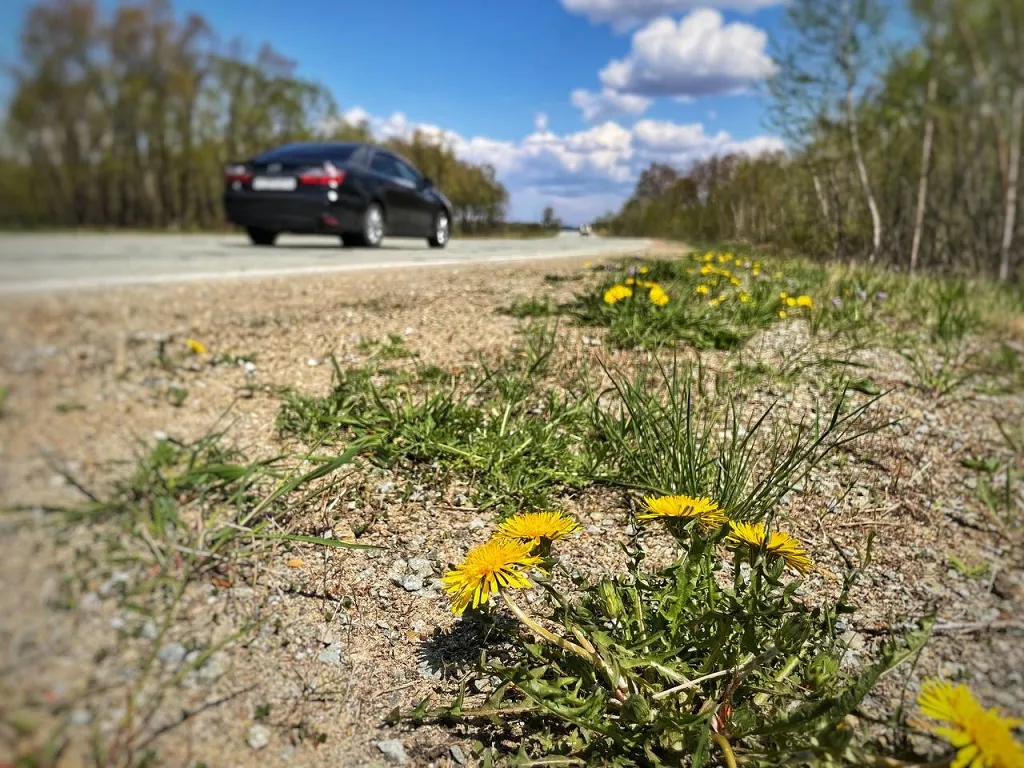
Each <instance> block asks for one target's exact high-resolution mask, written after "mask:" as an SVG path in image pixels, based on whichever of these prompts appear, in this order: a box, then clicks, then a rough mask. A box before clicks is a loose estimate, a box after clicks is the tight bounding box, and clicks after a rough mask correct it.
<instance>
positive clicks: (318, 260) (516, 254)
mask: <svg viewBox="0 0 1024 768" xmlns="http://www.w3.org/2000/svg"><path fill="white" fill-rule="evenodd" d="M648 245H649V242H648V241H647V240H627V239H619V238H600V237H596V236H591V237H581V236H580V235H579V234H577V233H562V234H560V235H559V236H557V237H550V238H536V239H526V240H511V239H509V240H503V239H495V240H480V239H469V240H460V239H458V238H455V239H453V240H452V241H451V243H449V245H448V247H447V248H445V249H434V248H428V247H427V244H426V243H425V242H423V241H419V240H404V239H397V238H394V239H387V240H385V241H384V244H383V245H382V247H381V248H379V249H368V248H344V249H343V248H341V246H340V245H339V242H338V240H337V238H333V237H303V236H284V237H281V238H280V239H279V240H278V244H277V245H276V246H275V247H273V248H257V247H254V246H252V245H250V244H249V241H248V240H247V239H246V237H245V236H244V235H231V234H221V235H163V234H122V233H118V234H45V235H36V234H0V294H8V295H10V294H15V293H34V292H52V291H66V290H82V289H90V288H93V289H95V288H105V287H114V286H123V285H143V284H156V283H173V282H187V281H191V280H211V279H220V278H231V277H246V276H249V277H260V276H285V275H293V274H295V275H298V274H316V273H331V272H345V271H351V270H365V269H399V268H403V267H415V266H427V265H441V264H483V263H500V262H509V261H522V260H533V259H555V258H572V257H585V256H594V257H600V256H610V255H623V254H632V253H639V252H641V251H643V250H644V249H645V248H646V247H647V246H648Z"/></svg>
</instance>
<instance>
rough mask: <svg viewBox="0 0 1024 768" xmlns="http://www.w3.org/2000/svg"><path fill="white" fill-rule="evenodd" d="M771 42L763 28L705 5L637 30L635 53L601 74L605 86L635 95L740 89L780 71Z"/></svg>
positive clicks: (688, 94)
mask: <svg viewBox="0 0 1024 768" xmlns="http://www.w3.org/2000/svg"><path fill="white" fill-rule="evenodd" d="M767 43H768V36H767V35H766V34H765V32H764V31H763V30H760V29H758V28H757V27H753V26H751V25H749V24H744V23H742V22H733V23H731V24H726V23H724V20H723V18H722V14H720V13H719V12H718V11H715V10H712V9H710V8H703V9H700V10H696V11H694V12H693V13H691V14H690V15H688V16H686V17H684V18H682V19H680V20H679V21H678V22H676V21H673V20H672V19H670V18H659V19H655V20H654V21H652V22H650V23H649V24H648V25H647V26H645V27H643V28H642V29H639V30H637V31H636V32H635V33H634V34H633V41H632V49H631V50H630V53H629V55H628V56H626V58H624V59H617V60H614V61H611V62H609V63H608V65H607V66H606V67H605V68H604V69H602V70H601V73H600V79H601V83H602V85H604V87H605V88H607V89H609V90H611V91H614V92H616V93H619V94H630V95H633V96H644V97H656V96H674V97H698V96H708V95H711V94H721V93H736V92H739V91H742V90H744V89H746V88H747V87H749V86H751V85H753V84H754V83H756V82H759V81H761V80H763V79H765V78H766V77H768V76H769V75H771V74H772V72H774V70H775V65H774V63H773V62H772V59H771V57H770V56H769V55H768V54H767V53H766V51H765V48H766V46H767Z"/></svg>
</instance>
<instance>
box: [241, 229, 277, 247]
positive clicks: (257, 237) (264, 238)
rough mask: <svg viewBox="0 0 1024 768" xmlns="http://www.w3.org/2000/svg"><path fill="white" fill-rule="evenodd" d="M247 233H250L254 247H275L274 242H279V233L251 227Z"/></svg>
mask: <svg viewBox="0 0 1024 768" xmlns="http://www.w3.org/2000/svg"><path fill="white" fill-rule="evenodd" d="M246 232H248V233H249V240H251V241H252V244H253V245H273V244H274V241H275V240H277V232H274V231H273V230H270V229H262V228H260V227H249V228H248V229H247V230H246Z"/></svg>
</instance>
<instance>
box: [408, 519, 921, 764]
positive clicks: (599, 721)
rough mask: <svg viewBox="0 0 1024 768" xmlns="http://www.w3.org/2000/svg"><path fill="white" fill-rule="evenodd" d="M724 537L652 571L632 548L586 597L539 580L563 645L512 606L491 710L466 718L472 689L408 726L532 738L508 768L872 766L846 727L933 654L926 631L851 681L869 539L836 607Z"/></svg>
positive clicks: (488, 670)
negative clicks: (557, 767)
mask: <svg viewBox="0 0 1024 768" xmlns="http://www.w3.org/2000/svg"><path fill="white" fill-rule="evenodd" d="M724 534H725V530H724V529H723V530H722V531H719V532H718V533H717V534H709V535H705V534H701V533H698V532H697V531H696V530H694V529H692V528H686V529H684V530H682V531H680V532H679V533H678V534H677V535H678V537H679V543H680V556H679V559H678V560H677V561H676V562H674V563H673V564H672V565H670V566H669V567H667V568H664V569H661V570H658V571H656V572H653V573H650V572H646V571H645V570H644V569H643V568H642V563H643V559H644V557H643V553H642V552H640V551H637V550H634V551H633V552H632V558H631V561H630V565H629V568H628V572H627V573H626V574H623V575H622V576H619V577H616V578H610V579H603V580H601V581H599V582H597V583H596V584H593V585H590V586H586V587H585V588H583V589H582V593H581V594H579V596H577V597H572V598H570V597H567V596H564V595H562V594H561V593H560V592H559V591H557V590H556V589H555V588H554V587H553V586H552V585H551V584H550V583H549V582H547V581H542V582H541V584H542V586H544V588H545V590H546V591H547V593H548V595H549V597H550V602H551V605H552V609H551V611H550V613H549V614H548V615H547V616H545V619H546V623H547V624H548V626H554V627H556V628H557V630H556V633H557V634H556V635H555V636H554V637H555V639H556V640H559V639H560V642H558V643H556V642H552V641H550V640H547V639H546V638H544V637H543V636H542V635H540V636H538V634H539V633H538V632H537V631H536V630H534V631H533V634H534V635H535V636H538V639H537V640H531V639H527V638H526V637H524V635H523V634H522V630H523V629H527V630H530V629H533V627H535V626H536V620H533V619H532V618H531V617H530V616H528V615H527V614H525V612H524V611H522V609H519V608H517V607H516V605H515V603H514V602H512V598H511V597H509V598H508V600H509V606H510V608H512V609H513V610H514V612H515V614H516V615H517V617H519V618H520V621H521V622H522V624H523V626H522V627H519V626H516V625H508V624H506V623H503V622H495V623H494V624H493V626H492V627H491V629H490V630H489V631H490V633H491V637H492V642H493V643H495V644H498V643H500V644H501V646H502V652H501V653H500V654H499V655H496V656H491V655H490V654H488V653H487V652H486V651H484V652H483V653H482V656H481V661H480V670H479V673H480V675H481V676H482V678H483V680H493V679H497V680H498V681H500V682H499V683H498V684H497V685H496V686H494V687H493V688H491V689H490V690H489V691H487V692H486V693H487V701H486V702H485V703H484V704H483V705H481V706H468V705H467V704H466V702H465V690H464V689H463V692H462V693H460V695H459V696H458V697H457V699H456V700H455V701H454V703H453V704H451V705H449V706H444V707H435V708H431V707H430V706H429V703H428V701H427V700H424V701H423V702H422V703H421V705H420V706H419V707H417V708H416V709H415V710H413V711H412V712H410V713H406V717H408V718H409V719H411V720H412V721H414V722H423V721H425V720H428V719H440V720H442V721H455V722H463V721H474V720H480V721H485V720H486V721H490V722H491V723H493V724H495V725H498V726H502V727H514V726H517V725H518V726H521V727H522V729H523V733H524V737H523V744H522V747H521V748H520V751H519V754H518V755H517V756H515V757H513V758H511V760H510V764H512V765H538V764H548V765H553V764H559V762H558V761H559V760H562V761H566V764H568V761H570V760H571V761H574V762H576V763H577V764H585V765H608V766H623V767H624V766H672V765H680V764H685V765H689V766H692V767H693V768H697V767H698V766H711V765H720V764H728V762H727V758H725V757H724V756H725V755H726V754H728V755H729V756H732V755H735V758H736V759H737V761H738V760H742V761H743V763H742V764H744V765H752V766H763V767H765V768H767V767H768V766H783V765H791V764H808V763H814V764H818V763H823V764H824V763H827V764H833V765H839V764H842V765H863V764H865V763H864V762H861V761H862V760H864V752H863V749H862V745H861V744H859V743H858V741H857V738H858V733H857V731H855V730H854V729H852V728H850V727H849V724H848V722H847V718H848V716H849V715H850V714H851V713H852V712H853V711H854V710H855V709H856V708H857V706H858V704H859V703H860V702H861V701H862V700H863V698H864V697H865V696H866V695H867V694H868V693H869V692H870V691H871V689H872V688H873V687H874V685H875V684H876V682H877V681H878V679H879V678H880V677H881V676H882V675H883V674H884V673H886V672H887V671H889V670H891V669H892V668H893V667H895V666H896V665H897V664H899V663H901V662H903V661H904V660H906V659H908V658H910V657H911V656H912V655H913V654H915V653H917V652H918V651H919V650H920V649H921V648H922V647H923V645H924V643H925V642H926V640H927V638H928V635H929V631H930V621H926V622H924V623H923V624H922V626H921V628H920V629H918V630H916V631H913V632H910V633H909V634H908V635H907V636H906V637H904V638H902V639H897V640H893V641H891V642H889V643H887V644H885V645H884V646H883V647H882V648H881V650H880V652H879V654H878V657H877V658H876V660H875V661H874V662H873V663H871V664H870V665H868V666H866V667H864V668H862V669H859V670H855V671H852V670H849V669H848V668H846V667H844V666H843V665H842V664H841V660H842V658H843V655H844V653H845V643H844V640H843V637H842V633H841V632H839V630H838V629H837V623H838V619H839V617H840V616H842V615H845V614H850V613H853V612H854V611H855V607H854V606H853V605H851V604H850V602H849V593H850V589H851V587H852V586H853V585H854V583H855V581H856V579H857V577H858V575H859V573H860V571H861V570H862V569H863V567H865V566H866V564H867V562H868V559H869V557H870V546H871V545H870V540H869V543H868V549H867V554H866V555H865V558H864V561H863V562H862V563H861V564H860V566H859V567H857V568H854V569H852V570H851V571H850V572H849V573H848V574H847V576H846V578H845V579H844V583H843V588H842V590H841V592H840V594H839V595H838V597H837V598H836V599H835V600H828V599H820V598H819V599H815V600H813V601H809V600H805V599H803V598H800V597H798V594H799V587H800V582H799V581H798V580H787V579H785V578H784V574H783V563H782V561H781V560H779V559H773V558H770V557H765V556H764V555H763V554H761V553H758V552H756V551H749V552H744V551H737V553H736V554H735V555H734V556H733V558H732V561H731V562H725V561H723V560H721V559H720V557H719V556H718V554H717V550H716V546H719V545H721V544H722V543H723V536H724ZM579 586H581V587H582V586H583V585H579ZM480 685H481V683H479V682H478V683H477V686H478V688H479V687H480ZM483 687H484V688H485V689H486V687H487V684H486V683H483ZM399 716H400V715H399V714H398V713H396V714H395V715H394V716H393V717H399ZM533 761H541V762H533ZM545 761H547V762H545Z"/></svg>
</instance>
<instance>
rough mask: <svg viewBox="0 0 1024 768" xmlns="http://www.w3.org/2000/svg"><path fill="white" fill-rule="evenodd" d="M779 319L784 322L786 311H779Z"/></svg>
mask: <svg viewBox="0 0 1024 768" xmlns="http://www.w3.org/2000/svg"><path fill="white" fill-rule="evenodd" d="M779 317H780V318H782V319H783V320H785V319H786V310H784V309H780V310H779Z"/></svg>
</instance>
